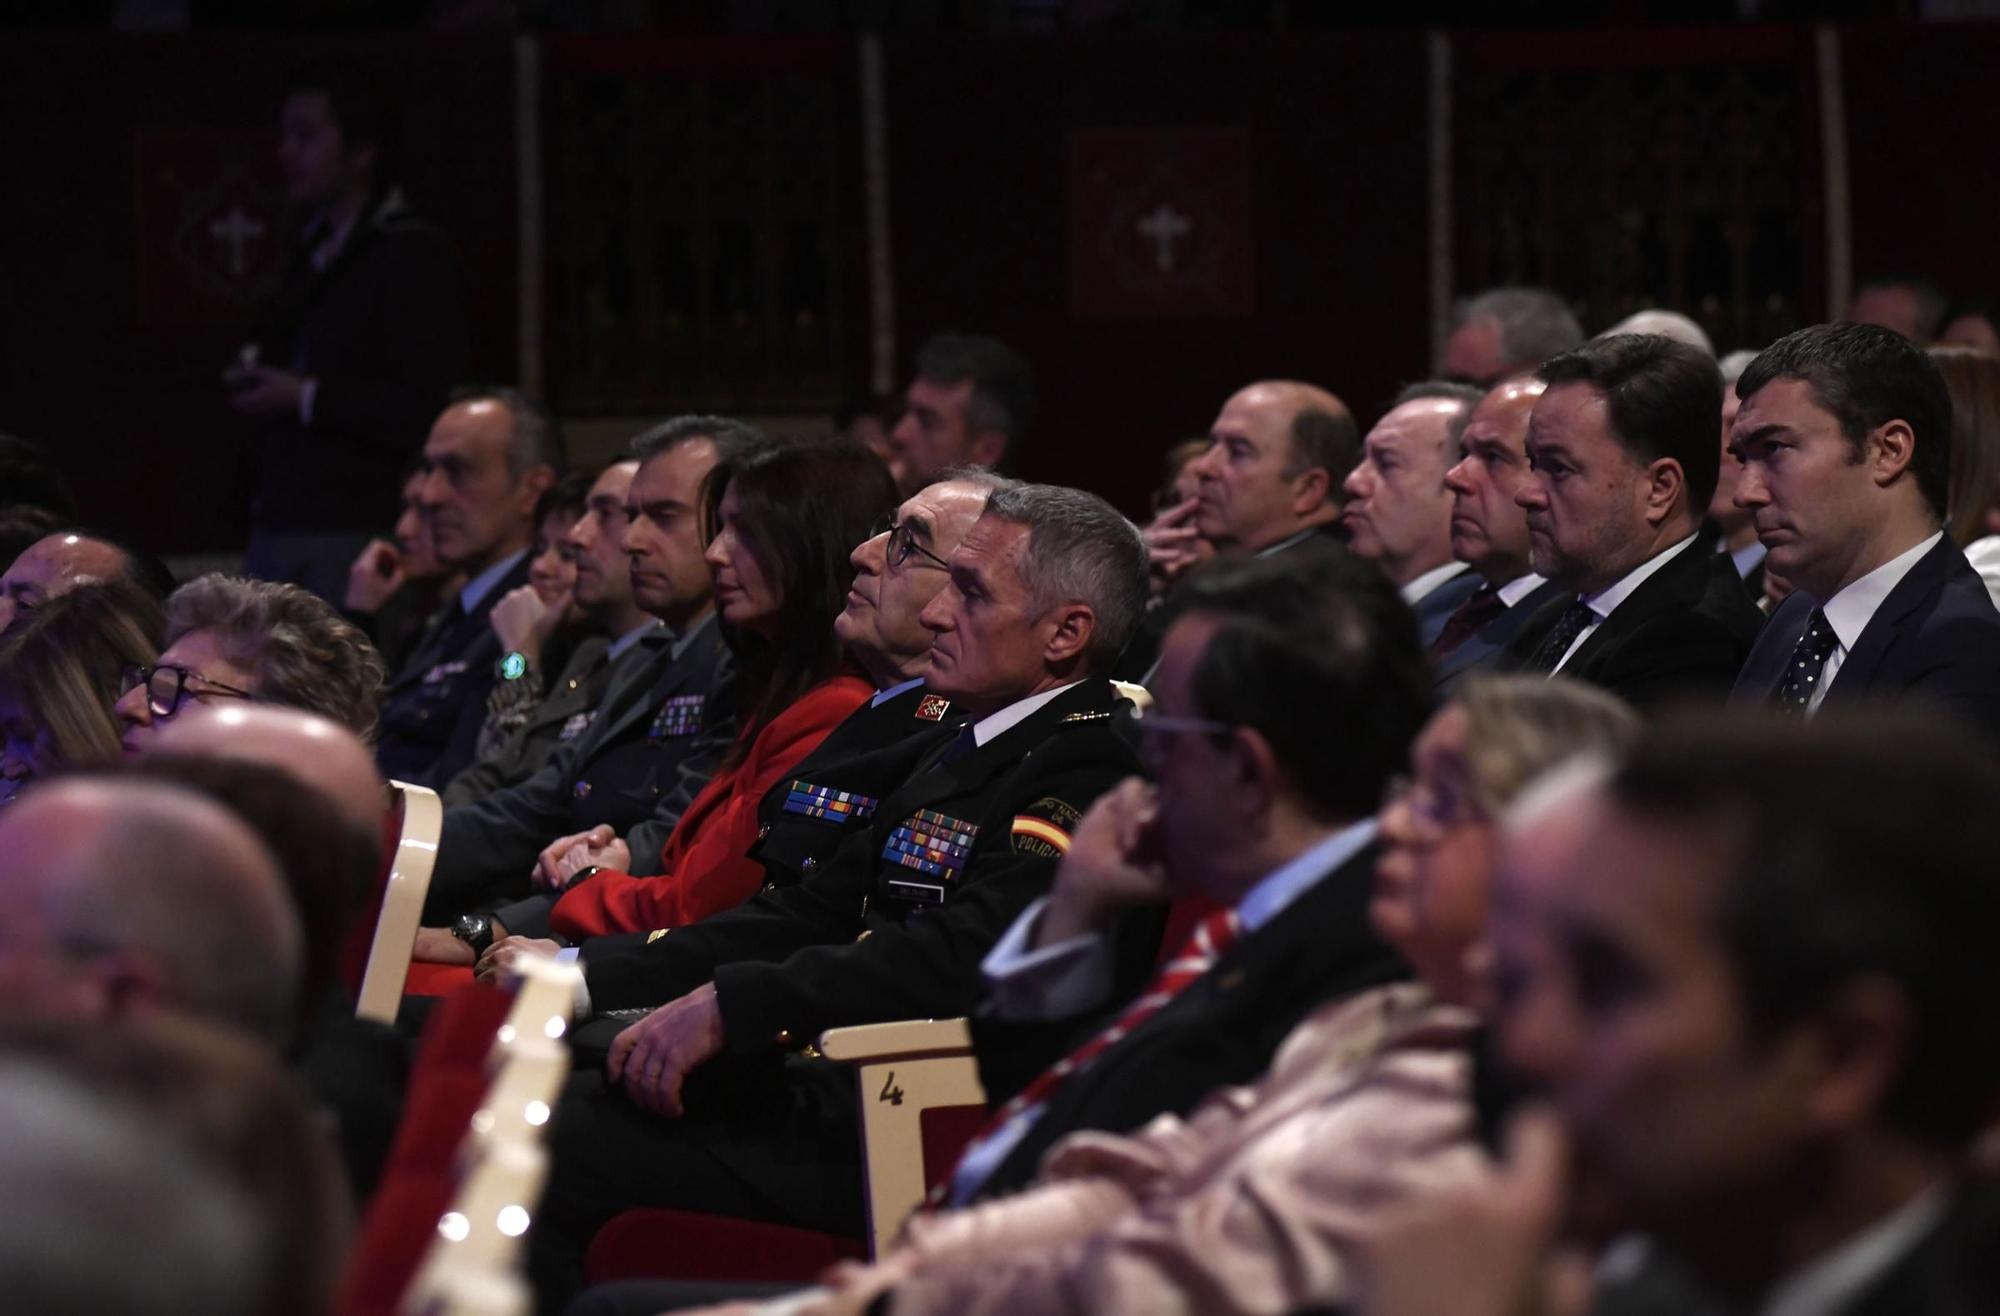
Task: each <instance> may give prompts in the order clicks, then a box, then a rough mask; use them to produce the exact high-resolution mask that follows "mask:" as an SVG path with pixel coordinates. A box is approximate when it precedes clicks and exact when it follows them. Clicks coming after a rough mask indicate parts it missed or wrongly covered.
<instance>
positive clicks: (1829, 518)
mask: <svg viewBox="0 0 2000 1316" xmlns="http://www.w3.org/2000/svg"><path fill="white" fill-rule="evenodd" d="M1737 392H1738V393H1739V394H1740V395H1741V397H1742V399H1743V406H1742V409H1741V410H1740V411H1739V412H1738V414H1737V417H1736V425H1735V429H1734V431H1733V432H1732V437H1731V441H1730V450H1731V452H1732V453H1733V454H1734V455H1735V456H1736V458H1737V459H1738V460H1740V461H1741V462H1742V465H1743V473H1742V476H1741V477H1740V479H1739V482H1738V484H1737V489H1736V502H1737V504H1738V505H1739V506H1741V507H1744V508H1747V509H1749V510H1750V511H1751V513H1752V514H1753V515H1754V516H1755V517H1756V522H1757V533H1758V537H1759V538H1760V539H1761V540H1762V541H1763V543H1764V545H1765V547H1766V548H1767V549H1768V550H1769V552H1770V558H1769V560H1770V564H1771V568H1772V569H1773V570H1775V571H1777V572H1779V573H1780V574H1782V575H1783V576H1784V577H1785V578H1786V579H1787V580H1789V581H1791V582H1792V584H1793V592H1792V595H1791V597H1789V598H1787V599H1786V600H1785V601H1784V603H1783V604H1781V605H1780V606H1779V608H1778V610H1777V612H1776V613H1774V614H1773V615H1772V618H1771V624H1770V625H1769V626H1768V627H1767V628H1766V629H1765V631H1764V634H1763V636H1762V637H1761V638H1760V639H1759V640H1758V642H1757V647H1756V648H1755V649H1753V650H1752V651H1751V653H1750V659H1749V661H1748V662H1747V663H1745V664H1744V667H1743V673H1742V675H1741V676H1740V677H1739V678H1738V680H1737V682H1736V691H1735V694H1736V697H1737V698H1739V699H1745V700H1761V701H1764V702H1768V703H1774V704H1776V705H1778V706H1779V707H1781V708H1786V709H1789V710H1791V711H1795V712H1799V713H1803V714H1805V715H1807V716H1811V715H1812V714H1814V713H1815V712H1817V711H1818V710H1819V709H1820V708H1821V707H1822V706H1823V705H1839V704H1847V703H1853V702H1855V701H1857V700H1860V699H1864V698H1869V697H1874V698H1895V699H1911V698H1916V699H1923V700H1925V701H1927V702H1930V703H1933V704H1936V705H1939V706H1941V707H1943V708H1945V709H1947V710H1948V711H1950V712H1951V713H1953V714H1955V715H1957V716H1959V717H1962V718H1964V719H1966V720H1968V721H1969V722H1970V724H1971V725H1974V726H1977V727H1979V728H1981V729H1982V730H1984V731H1985V732H1987V733H1988V734H1989V735H1994V736H2000V613H1995V611H1994V609H1993V603H1992V600H1991V598H1990V596H1989V595H1988V594H1987V592H1986V588H1985V585H1984V583H1983V582H1982V581H1981V580H1980V578H1979V573H1978V572H1976V571H1974V570H1973V569H1972V567H1971V565H1970V564H1969V563H1967V562H1966V560H1965V554H1963V553H1962V552H1960V551H1959V548H1958V545H1956V544H1954V543H1953V542H1952V541H1951V538H1950V536H1948V535H1946V534H1945V533H1944V531H1943V529H1942V527H1943V524H1944V516H1945V508H1946V499H1947V494H1948V492H1949V490H1948V487H1947V486H1948V482H1949V479H1950V474H1951V395H1950V394H1949V393H1948V392H1947V391H1946V389H1945V384H1944V379H1943V377H1942V376H1941V375H1940V374H1939V373H1938V368H1937V366H1936V365H1935V364H1933V363H1932V361H1931V359H1930V358H1929V357H1928V356H1926V355H1925V354H1924V353H1923V352H1921V351H1919V350H1918V349H1917V348H1916V347H1914V346H1912V345H1911V344H1910V342H1909V340H1908V339H1906V338H1904V337H1903V336H1902V335H1900V334H1897V333H1895V332H1893V331H1891V330H1888V329H1883V328H1880V327H1878V326H1875V325H1860V324H1823V325H1814V326H1813V327H1811V328H1809V329H1801V330H1799V331H1798V332H1797V333H1793V334H1788V335H1786V336H1785V337H1783V338H1781V339H1779V340H1778V341H1777V342H1775V343H1773V344H1772V345H1771V346H1770V347H1768V348H1766V349H1765V350H1764V352H1763V354H1762V355H1761V356H1759V357H1758V358H1757V359H1756V360H1755V361H1753V362H1751V363H1750V365H1749V367H1748V368H1747V369H1746V370H1745V371H1744V372H1743V377H1742V380H1741V382H1739V383H1738V385H1737Z"/></svg>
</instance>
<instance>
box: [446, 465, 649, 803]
mask: <svg viewBox="0 0 2000 1316" xmlns="http://www.w3.org/2000/svg"><path fill="white" fill-rule="evenodd" d="M638 469H639V464H638V463H637V462H632V461H622V462H613V463H612V464H611V465H609V466H607V467H605V469H604V471H603V473H602V474H600V475H599V476H598V477H597V478H596V479H595V480H594V481H592V482H590V483H589V484H587V485H586V486H585V487H584V488H583V489H582V490H581V491H580V493H579V495H578V501H577V503H576V506H575V507H574V508H559V509H557V511H556V512H555V513H554V514H552V515H550V516H548V517H545V518H544V519H543V522H542V530H541V537H540V538H538V539H537V541H536V547H537V549H538V550H541V549H543V547H544V542H545V541H546V543H547V544H549V545H552V546H553V551H558V552H559V553H560V555H561V559H562V561H563V562H564V563H565V565H566V566H567V567H568V570H569V572H570V576H571V581H570V584H569V585H568V587H567V588H566V590H565V591H564V594H563V597H564V599H565V600H566V601H570V607H571V610H572V611H574V612H575V613H576V614H577V615H578V617H579V618H580V623H579V627H578V628H577V629H578V630H579V631H588V634H587V635H582V637H581V638H579V639H578V640H577V642H576V644H575V647H574V648H573V649H571V650H570V654H569V658H568V659H567V661H565V662H563V663H561V664H559V665H555V666H554V667H553V669H552V670H554V672H555V675H554V676H552V677H549V678H548V679H547V680H544V679H543V678H542V675H541V673H542V672H543V671H544V670H549V669H545V668H544V667H542V666H538V663H541V662H544V661H546V660H547V657H548V656H547V655H544V654H542V653H541V652H540V651H539V649H537V650H536V651H535V652H532V653H531V652H530V651H529V649H528V648H520V647H517V646H516V645H515V644H513V643H512V642H511V641H510V639H509V636H508V634H507V632H506V631H505V630H504V629H502V617H503V614H507V615H508V617H509V621H508V623H507V624H508V625H514V624H516V623H515V622H514V621H513V620H512V617H513V615H514V612H515V609H516V606H517V605H518V607H519V609H520V612H521V615H522V616H523V617H524V618H526V619H528V620H527V622H526V624H525V629H526V631H527V632H528V633H529V635H530V638H529V639H527V640H526V641H525V642H526V643H528V644H529V645H531V646H536V645H538V644H539V640H538V639H537V638H533V637H535V636H536V635H538V633H539V631H540V630H541V629H542V628H543V627H544V626H546V625H549V624H551V623H550V622H549V618H550V616H551V615H560V614H555V613H553V609H552V608H549V607H547V606H545V602H544V600H543V598H542V596H541V589H542V586H541V585H539V584H537V583H536V582H535V581H534V580H533V579H531V580H530V581H529V588H528V589H527V590H526V591H525V592H523V591H522V590H515V591H514V594H513V595H512V596H510V597H509V598H505V599H502V600H500V603H499V605H498V606H497V607H496V608H494V610H493V618H494V627H495V630H496V632H498V633H499V634H500V643H501V644H503V645H506V646H507V647H508V653H507V656H506V657H505V658H502V659H501V660H500V679H499V681H498V682H497V683H496V684H495V685H494V687H493V694H492V695H491V696H490V697H489V698H488V700H487V705H486V708H487V713H486V726H485V728H484V729H483V730H482V731H481V732H480V755H479V761H478V762H477V763H474V764H473V765H472V766H471V767H469V768H467V769H466V770H465V771H463V772H461V773H459V774H458V775H457V776H456V777H453V778H452V779H451V782H450V784H449V785H447V786H446V787H445V789H444V791H443V792H442V793H443V795H444V801H445V803H446V804H447V805H451V804H466V803H469V802H471V801H473V800H476V799H479V798H480V797H481V796H484V795H490V794H491V793H492V792H494V791H496V790H501V789H503V788H505V787H508V786H518V785H519V784H520V783H522V782H524V781H526V780H528V778H530V777H532V776H534V775H535V773H536V772H537V771H539V770H540V768H541V767H542V765H543V764H544V763H546V762H548V759H549V756H550V755H551V754H553V753H555V751H556V746H558V745H560V744H562V743H563V742H564V741H566V740H573V739H575V738H576V737H577V736H580V735H582V734H583V732H584V730H585V728H587V727H588V726H589V725H590V723H591V720H592V719H593V718H595V717H596V716H597V710H598V708H599V706H600V705H602V704H603V702H604V695H605V692H606V691H607V690H609V689H610V687H611V680H612V676H613V674H614V673H615V672H616V671H618V670H619V660H620V659H622V658H624V657H625V655H626V654H629V653H632V652H633V651H634V650H635V649H636V648H637V647H638V644H639V641H640V640H642V639H644V638H645V637H646V635H647V634H648V633H649V632H651V631H654V630H657V629H659V625H660V621H659V618H657V617H655V616H653V615H652V614H650V613H648V612H647V611H646V610H645V609H643V608H641V607H640V606H639V604H638V602H637V601H636V600H634V599H633V597H632V573H631V571H630V569H629V568H628V567H627V566H626V564H625V500H626V497H627V496H628V495H629V494H630V493H631V491H632V474H633V472H635V471H637V470H638ZM568 483H569V481H567V480H565V481H564V484H565V485H567V484H568ZM546 557H547V553H546V552H541V551H538V552H537V554H536V559H535V560H536V562H537V563H541V562H543V561H544V560H545V558H546ZM539 570H540V568H539V567H538V568H537V571H538V572H539ZM531 574H532V573H531ZM516 655H519V660H518V661H517V660H516ZM496 734H498V735H499V739H498V740H494V739H493V737H494V736H495V735H496Z"/></svg>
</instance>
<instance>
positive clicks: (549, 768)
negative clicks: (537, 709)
mask: <svg viewBox="0 0 2000 1316" xmlns="http://www.w3.org/2000/svg"><path fill="white" fill-rule="evenodd" d="M754 437H755V432H754V431H752V430H750V429H749V428H748V427H746V426H743V425H740V424H738V423H737V422H735V421H729V420H723V419H721V418H719V417H714V416H683V417H679V418H676V419H674V420H671V421H668V422H666V423H665V424H663V425H659V426H657V427H655V428H654V429H651V430H648V431H647V432H646V433H644V434H641V435H639V436H638V437H637V438H636V439H634V440H633V441H632V446H631V452H632V455H633V456H634V457H635V458H637V459H638V462H639V469H638V471H637V473H636V474H634V476H633V477H632V485H631V488H630V490H629V491H628V494H627V497H626V508H625V512H626V516H625V528H624V532H623V544H624V550H625V555H626V558H627V560H628V564H629V565H628V571H629V579H630V581H631V588H632V597H633V598H634V600H635V601H636V602H637V603H638V604H639V606H640V607H641V608H643V609H645V610H646V611H647V612H648V613H650V614H652V615H653V616H654V617H657V618H659V619H660V621H661V622H662V623H663V624H662V625H661V626H660V627H658V628H656V629H654V630H653V631H650V632H648V633H647V634H646V635H644V636H643V637H642V638H641V639H640V640H639V642H638V645H637V647H636V649H635V651H634V652H633V654H632V655H631V657H630V658H629V660H628V662H629V664H630V670H628V671H624V672H621V673H620V674H619V676H618V678H617V679H616V680H615V681H614V682H613V683H612V686H611V688H610V690H609V691H608V692H607V693H606V694H605V697H604V703H603V707H602V710H601V711H600V712H599V714H598V716H597V717H596V718H595V719H594V720H593V721H592V722H591V724H590V726H589V727H587V728H585V729H584V731H583V732H582V733H581V734H580V735H578V736H577V737H575V738H574V739H572V740H570V741H568V742H566V743H565V744H564V745H563V746H562V747H561V748H559V749H558V750H557V751H556V753H555V755H554V757H552V758H551V759H550V760H549V761H548V763H546V764H545V765H543V767H542V769H541V770H540V771H539V772H537V773H536V774H535V775H534V776H533V777H531V778H529V779H528V780H527V781H526V782H523V783H522V784H521V785H519V786H515V787H510V788H508V789H506V790H502V791H496V792H495V793H493V794H492V795H489V796H487V797H486V798H485V799H483V800H479V801H477V802H475V803H473V804H469V805H465V806H463V807H459V808H453V809H447V810H445V816H444V831H443V834H442V836H441V838H440V840H439V844H438V861H437V870H436V872H435V873H434V874H433V875H432V878H431V890H430V897H429V899H428V900H427V901H426V909H425V912H426V916H427V920H428V921H429V922H431V923H432V924H434V925H438V924H445V923H448V922H449V921H450V920H451V919H453V918H455V917H457V916H458V915H461V914H464V913H465V912H466V911H468V910H471V909H474V908H477V907H479V906H480V905H482V904H484V905H491V904H492V903H493V902H495V901H497V900H503V899H518V898H520V897H524V896H527V895H528V894H529V890H530V888H529V874H530V873H531V872H533V871H535V870H536V868H537V861H538V858H539V857H540V856H541V855H542V854H543V852H544V847H548V846H550V844H551V842H554V841H555V840H556V838H557V837H559V836H562V835H563V834H564V833H566V832H568V833H588V832H589V831H590V830H591V829H593V828H598V827H602V828H603V829H604V832H605V833H606V840H607V841H608V840H609V837H610V836H612V835H616V836H622V837H625V838H626V840H624V841H621V842H619V843H618V844H619V845H621V846H628V847H629V849H630V858H629V861H628V862H630V863H631V864H634V865H636V868H635V869H634V870H633V871H637V872H642V873H643V872H651V871H655V869H654V868H652V867H648V865H654V866H657V864H658V863H659V856H660V848H661V846H662V845H664V844H665V842H666V839H667V836H668V834H669V833H670V832H672V831H673V828H674V824H675V823H676V822H678V821H679V820H680V815H681V811H682V810H683V809H685V808H686V807H687V804H688V801H690V800H692V799H693V798H694V796H695V794H696V792H698V791H699V790H700V789H701V787H702V786H703V785H704V784H705V783H706V782H707V780H708V776H709V774H710V773H711V772H712V771H714V768H715V764H716V763H717V762H718V761H719V760H720V758H721V755H722V752H723V751H724V750H725V749H726V748H727V747H728V744H729V740H730V737H731V736H732V735H733V734H734V732H735V718H734V716H733V714H732V712H731V709H730V707H729V700H728V698H727V695H726V689H725V684H724V683H725V682H726V680H727V678H728V655H727V651H726V650H725V649H724V647H723V644H722V637H721V635H720V633H719V632H718V631H717V629H716V625H715V619H714V602H713V597H712V584H711V581H710V577H709V574H708V566H707V564H706V563H704V562H703V561H702V556H701V555H702V549H703V543H702V537H701V528H700V521H701V516H700V508H701V485H702V481H703V480H704V479H705V478H706V477H707V475H708V472H709V471H710V470H712V469H713V468H714V466H715V463H716V461H717V460H718V459H719V457H720V456H722V455H724V454H725V453H726V452H727V451H729V450H733V449H734V448H736V447H738V446H740V445H742V444H744V443H746V442H749V441H751V440H752V439H753V438H754ZM503 923H504V920H503ZM505 929H506V931H509V932H528V933H531V934H535V935H540V934H541V931H542V929H541V928H539V927H537V926H534V925H532V924H531V923H528V922H525V921H524V920H523V917H522V916H521V915H518V914H517V916H516V922H514V923H506V924H505ZM467 931H468V932H469V933H471V934H472V936H471V940H470V941H460V940H456V939H454V938H453V937H452V936H451V935H450V934H449V933H447V932H445V931H444V930H443V929H442V928H441V927H433V928H430V929H426V930H425V932H423V933H420V934H419V936H418V947H417V953H418V958H420V959H426V960H433V961H438V962H443V963H460V964H471V963H472V962H473V960H474V959H475V958H476V956H477V954H478V953H480V952H483V951H484V950H485V949H486V945H487V943H488V941H489V940H490V937H491V933H490V932H489V931H488V930H486V929H484V928H468V929H467Z"/></svg>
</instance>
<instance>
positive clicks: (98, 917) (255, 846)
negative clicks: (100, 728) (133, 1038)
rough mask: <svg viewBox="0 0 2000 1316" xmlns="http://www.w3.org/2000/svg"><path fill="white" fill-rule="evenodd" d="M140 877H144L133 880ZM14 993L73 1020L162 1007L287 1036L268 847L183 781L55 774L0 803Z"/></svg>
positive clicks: (285, 973)
mask: <svg viewBox="0 0 2000 1316" xmlns="http://www.w3.org/2000/svg"><path fill="white" fill-rule="evenodd" d="M141 878H143V880H140V879H141ZM0 903H4V904H5V906H6V908H7V909H8V911H9V913H8V924H7V940H8V944H9V950H8V965H7V969H8V992H7V995H8V999H9V1000H10V1001H12V1002H13V1003H15V1004H17V1005H20V1006H21V1007H22V1008H25V1009H28V1010H31V1011H34V1012H36V1013H42V1014H48V1015H51V1016H53V1017H56V1018H61V1019H68V1020H71V1021H72V1022H74V1023H77V1024H81V1025H89V1024H96V1023H102V1022H104V1021H105V1020H108V1019H115V1018H120V1017H122V1016H124V1015H127V1014H131V1013H135V1012H136V1013H144V1012H146V1011H148V1010H150V1009H155V1008H163V1007H164V1008H174V1009H180V1010H185V1011H187V1012H188V1013H190V1014H196V1015H200V1016H202V1017H204V1018H209V1019H216V1020H219V1021H221V1022H223V1023H227V1024H230V1025H231V1026H233V1027H236V1028H240V1029H242V1030H243V1031H244V1032H246V1033H248V1034H250V1035H251V1036H253V1037H256V1038H258V1039H259V1040H260V1041H263V1042H266V1043H268V1044H270V1045H271V1046H273V1047H282V1046H284V1045H285V1043H286V1041H287V1040H288V1039H289V1037H290V1036H291V1031H292V1026H293V1022H294V1020H295V1019H296V1017H297V1014H296V1011H297V1003H296V998H297V990H298V982H299V972H300V957H301V951H300V933H299V923H298V916H297V915H296V914H295V913H294V912H293V910H292V907H291V902H290V899H289V898H288V897H287V896H286V894H285V889H284V883H283V879H282V878H281V877H280V876H279V872H278V866H277V863H276V861H275V859H274V858H273V857H272V855H271V852H270V851H269V850H268V849H266V848H265V846H264V844H263V843H262V842H261V841H259V840H258V839H257V837H256V836H255V834H254V833H252V832H251V830H250V829H249V827H248V826H246V825H245V824H244V823H242V822H241V821H239V820H238V819H237V818H235V817H234V816H233V815H231V814H230V813H229V812H228V811H226V810H225V809H223V808H222V807H221V806H220V805H217V804H212V803H210V802H209V801H207V800H205V799H203V798H201V796H199V795H197V794H195V793H194V792H192V791H188V790H183V789H181V788H179V787H173V786H168V785H165V784H162V783H158V782H139V781H128V780H118V779H110V778H89V779H79V780H75V781H53V782H49V783H47V784H45V785H43V786H41V787H38V788H37V789H36V790H34V791H32V792H30V793H29V794H28V795H26V796H24V797H22V798H21V799H20V800H19V801H17V802H16V803H15V804H13V805H12V806H11V807H9V808H8V809H6V810H4V811H0Z"/></svg>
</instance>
